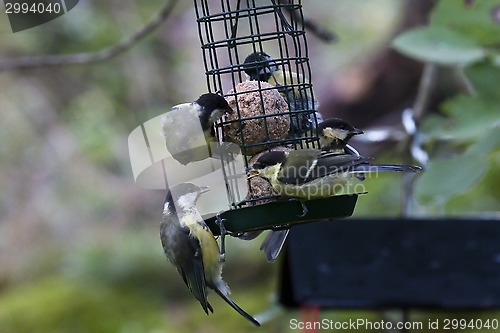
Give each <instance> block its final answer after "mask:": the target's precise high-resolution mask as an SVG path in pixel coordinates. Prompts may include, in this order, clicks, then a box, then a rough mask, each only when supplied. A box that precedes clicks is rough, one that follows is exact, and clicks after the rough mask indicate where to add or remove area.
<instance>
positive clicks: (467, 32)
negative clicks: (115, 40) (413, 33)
mask: <svg viewBox="0 0 500 333" xmlns="http://www.w3.org/2000/svg"><path fill="white" fill-rule="evenodd" d="M498 8H500V0H472V1H468V3H466V2H465V1H460V0H440V1H439V2H438V3H437V5H436V7H435V8H434V10H433V11H432V14H431V17H430V24H431V26H433V27H442V28H448V29H449V30H453V31H454V32H456V33H458V34H460V35H462V36H464V37H467V38H471V39H473V40H474V41H476V42H478V43H479V45H492V44H498V43H500V22H498V21H497V19H498V18H497V16H496V15H497V14H496V13H497V11H498V10H499V9H498Z"/></svg>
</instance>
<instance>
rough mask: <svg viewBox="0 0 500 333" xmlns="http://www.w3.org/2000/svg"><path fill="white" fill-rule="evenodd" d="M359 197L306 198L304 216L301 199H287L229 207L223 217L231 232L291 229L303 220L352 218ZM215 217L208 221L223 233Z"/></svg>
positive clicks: (211, 226) (210, 225) (207, 221)
mask: <svg viewBox="0 0 500 333" xmlns="http://www.w3.org/2000/svg"><path fill="white" fill-rule="evenodd" d="M357 199H358V196H357V195H356V194H352V195H338V196H333V197H330V198H325V199H315V200H309V201H305V205H306V207H307V209H308V212H307V214H306V215H304V216H301V214H302V205H301V204H300V202H299V201H296V200H288V201H277V202H270V203H266V204H262V205H258V206H250V207H244V208H239V209H234V210H228V211H225V212H224V213H221V214H220V217H221V218H222V219H224V220H225V221H224V226H225V228H226V229H227V230H228V231H230V232H246V231H253V230H266V229H272V230H279V229H288V228H290V227H291V226H294V225H297V224H302V223H310V222H315V221H318V220H326V219H340V218H345V217H349V216H351V215H352V213H353V212H354V207H355V206H356V201H357ZM215 220H216V217H215V216H213V217H210V218H208V219H206V220H205V221H206V223H207V225H208V227H209V228H210V230H212V233H213V234H214V235H220V229H219V227H218V226H217V224H216V223H215Z"/></svg>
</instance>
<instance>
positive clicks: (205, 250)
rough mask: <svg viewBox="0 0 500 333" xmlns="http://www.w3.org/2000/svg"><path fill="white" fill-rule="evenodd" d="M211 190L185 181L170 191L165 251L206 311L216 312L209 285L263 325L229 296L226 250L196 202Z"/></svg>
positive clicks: (162, 231) (163, 231) (163, 232)
mask: <svg viewBox="0 0 500 333" xmlns="http://www.w3.org/2000/svg"><path fill="white" fill-rule="evenodd" d="M208 190H209V189H208V187H198V186H196V185H193V184H190V183H181V184H178V185H175V186H174V187H172V188H171V189H170V191H169V192H168V193H167V198H166V200H165V205H164V208H163V214H162V220H161V223H160V237H161V242H162V245H163V251H164V252H165V254H166V256H167V258H168V260H169V261H170V262H171V263H172V264H173V265H174V266H175V267H176V268H177V271H178V272H179V274H180V275H181V276H182V279H183V280H184V283H185V284H186V286H187V287H188V288H189V290H190V291H191V292H192V293H193V295H194V296H195V297H196V299H197V300H198V301H199V302H200V304H201V306H202V308H203V310H204V311H205V313H206V314H209V311H210V312H212V313H213V308H212V306H211V305H210V303H209V302H208V299H207V287H209V288H211V289H213V290H214V291H215V292H216V293H217V294H218V295H219V296H220V297H221V298H222V299H223V300H224V301H226V302H227V303H228V304H229V305H230V306H231V307H232V308H233V309H234V310H236V311H237V312H238V313H239V314H241V315H242V316H243V317H245V318H246V319H248V320H249V321H250V322H252V323H253V324H254V325H256V326H260V324H259V322H258V321H257V320H255V319H254V318H253V317H252V316H250V315H249V314H248V313H246V312H245V311H244V310H243V309H242V308H240V307H239V306H238V305H237V304H236V303H235V302H234V301H233V300H231V299H230V298H229V297H228V294H229V293H230V291H229V287H228V286H227V284H226V282H224V281H223V280H222V266H223V261H224V253H221V252H220V250H219V246H218V244H217V241H216V240H215V238H214V236H213V234H212V232H211V231H210V229H209V228H208V226H207V224H206V223H205V221H204V220H203V218H202V217H201V215H200V212H199V211H198V209H197V208H196V201H197V200H198V198H199V197H200V195H201V194H202V193H205V192H207V191H208Z"/></svg>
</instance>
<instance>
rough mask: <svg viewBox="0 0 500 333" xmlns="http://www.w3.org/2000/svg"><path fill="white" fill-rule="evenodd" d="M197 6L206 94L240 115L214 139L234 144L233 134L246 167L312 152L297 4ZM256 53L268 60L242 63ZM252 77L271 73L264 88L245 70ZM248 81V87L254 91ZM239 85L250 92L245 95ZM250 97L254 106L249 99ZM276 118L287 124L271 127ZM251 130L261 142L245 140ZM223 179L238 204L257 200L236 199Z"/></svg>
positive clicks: (226, 1)
mask: <svg viewBox="0 0 500 333" xmlns="http://www.w3.org/2000/svg"><path fill="white" fill-rule="evenodd" d="M194 4H195V11H196V16H197V23H198V32H199V38H200V43H201V49H202V54H203V61H204V65H205V71H206V80H207V87H208V91H209V92H220V93H221V94H222V95H223V96H225V97H226V99H228V100H231V99H232V100H233V101H234V104H233V105H231V106H233V108H234V109H235V111H236V114H237V116H236V115H235V116H233V117H231V119H225V120H223V121H222V122H220V123H219V124H218V127H219V130H218V136H219V141H223V142H226V141H233V142H234V136H235V135H236V136H237V137H239V141H238V142H237V143H238V144H239V146H240V148H241V151H242V153H243V155H244V156H245V166H246V167H248V165H249V161H250V159H251V157H252V156H253V155H255V154H257V153H258V152H259V151H264V150H269V149H271V148H273V147H276V146H286V147H288V148H291V149H297V148H304V147H317V133H316V127H317V124H318V117H319V114H318V113H317V112H316V108H317V103H316V101H315V99H314V92H313V89H312V84H311V69H310V66H309V58H308V50H307V40H306V35H305V30H304V19H303V13H302V1H301V0H298V1H296V0H194ZM258 52H264V53H265V54H266V55H269V56H270V57H271V58H272V59H266V60H264V59H262V58H259V59H253V60H252V61H247V62H246V63H245V59H246V58H247V56H248V55H250V54H257V53H258ZM252 71H253V72H255V73H257V72H259V73H260V72H263V71H264V72H265V71H269V72H273V73H272V74H271V75H268V76H267V79H268V80H269V83H270V84H267V83H265V82H262V81H266V80H265V79H262V78H260V77H258V78H257V80H256V81H253V80H249V79H252V77H249V75H247V74H246V73H245V72H247V73H250V72H252ZM277 76H279V79H278V78H277ZM253 79H255V78H253ZM249 81H253V85H251V84H250V83H248V82H249ZM245 82H246V83H245ZM244 85H247V87H246V88H245V90H244V91H242V90H241V89H243V88H242V87H243V86H244ZM277 92H279V96H281V97H283V100H284V101H285V102H286V107H284V108H280V107H278V106H279V105H278V100H279V98H278V99H276V100H273V98H275V96H276V93H277ZM271 93H275V94H274V95H271ZM244 95H245V96H246V97H244ZM250 95H253V98H254V99H253V101H254V102H255V103H253V102H252V99H248V96H250ZM279 96H278V97H279ZM245 98H247V99H246V100H245ZM270 99H271V102H270ZM245 103H246V104H245ZM273 103H275V104H276V105H275V106H276V108H274V106H273ZM230 104H231V103H230ZM248 104H254V105H253V109H252V112H248V110H247V109H249V108H252V106H251V105H248ZM255 105H257V106H258V110H255ZM270 109H276V110H274V111H273V112H271V111H270ZM280 117H281V118H280ZM277 118H280V119H279V120H280V121H281V120H282V123H283V122H284V123H285V124H288V125H287V126H285V127H283V126H281V127H279V126H278V127H273V126H276V124H275V123H276V119H277ZM252 121H253V122H252ZM256 121H259V122H258V123H256ZM256 124H257V125H256ZM252 126H254V128H252ZM231 128H232V129H233V132H235V133H236V134H235V133H233V134H232V135H233V137H232V138H231V137H229V136H230V133H229V132H230V131H226V130H227V129H231ZM249 128H250V130H251V131H254V132H260V133H261V135H260V136H259V138H258V139H256V140H255V138H250V137H249V135H250V136H251V135H252V134H248V132H245V131H246V130H248V129H249ZM284 128H285V129H284ZM276 132H280V133H276ZM232 139H233V140H232ZM229 173H230V171H229ZM228 178H230V177H227V179H226V180H227V182H228V188H229V190H228V195H229V196H230V197H231V201H232V202H233V203H234V205H235V206H237V205H244V204H248V202H249V201H250V202H251V201H256V200H257V199H256V198H253V199H249V198H252V195H250V196H249V197H247V198H238V197H237V195H235V194H234V192H235V191H232V190H231V187H232V186H235V185H234V184H231V182H230V181H229V180H228ZM250 194H251V193H250ZM258 199H259V200H262V198H261V197H260V198H258Z"/></svg>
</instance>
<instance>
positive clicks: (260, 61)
mask: <svg viewBox="0 0 500 333" xmlns="http://www.w3.org/2000/svg"><path fill="white" fill-rule="evenodd" d="M278 69H279V66H278V65H276V62H275V61H274V60H273V58H272V57H271V56H270V55H268V54H267V53H265V52H254V53H252V54H250V55H249V56H247V57H246V58H245V61H244V63H243V70H244V71H245V73H246V74H247V75H248V76H249V77H250V80H254V81H264V82H268V81H269V79H270V78H271V75H272V73H274V72H276V71H277V70H278Z"/></svg>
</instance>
